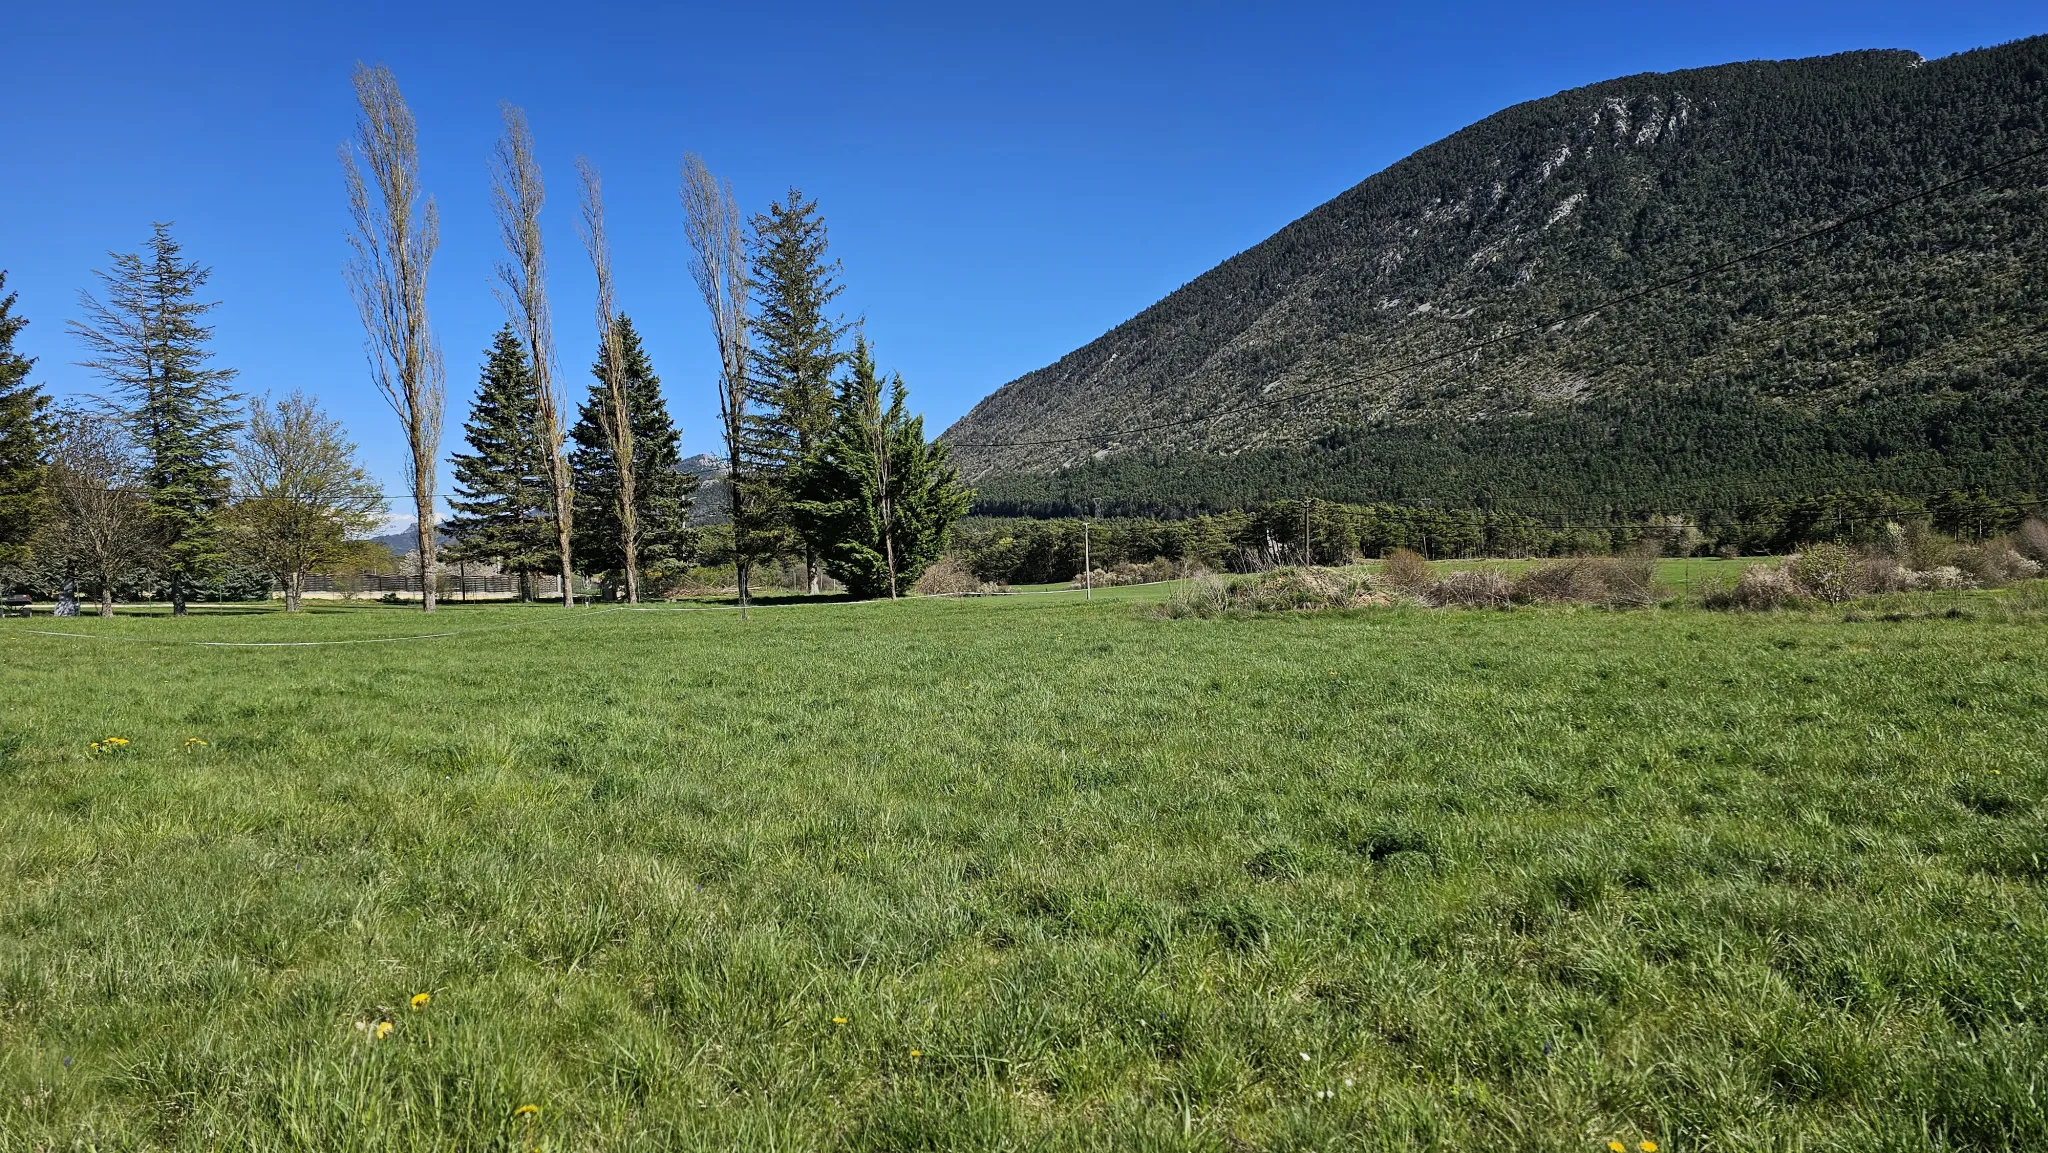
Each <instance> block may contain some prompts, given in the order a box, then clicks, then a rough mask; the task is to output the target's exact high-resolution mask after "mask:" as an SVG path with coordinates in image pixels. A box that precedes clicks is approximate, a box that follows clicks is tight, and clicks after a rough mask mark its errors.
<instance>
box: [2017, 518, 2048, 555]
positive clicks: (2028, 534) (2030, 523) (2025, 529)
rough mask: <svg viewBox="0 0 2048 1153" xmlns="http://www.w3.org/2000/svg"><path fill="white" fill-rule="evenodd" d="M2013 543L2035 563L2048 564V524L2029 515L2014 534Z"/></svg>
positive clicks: (2021, 553)
mask: <svg viewBox="0 0 2048 1153" xmlns="http://www.w3.org/2000/svg"><path fill="white" fill-rule="evenodd" d="M2013 544H2014V546H2015V547H2017V548H2018V549H2019V553H2020V555H2021V556H2023V557H2026V558H2027V559H2028V560H2030V561H2033V562H2034V563H2035V564H2043V565H2048V524H2044V523H2042V522H2041V521H2040V520H2038V519H2036V518H2034V517H2028V518H2027V520H2026V521H2025V523H2023V524H2021V525H2020V528H2019V531H2018V532H2016V533H2014V534H2013Z"/></svg>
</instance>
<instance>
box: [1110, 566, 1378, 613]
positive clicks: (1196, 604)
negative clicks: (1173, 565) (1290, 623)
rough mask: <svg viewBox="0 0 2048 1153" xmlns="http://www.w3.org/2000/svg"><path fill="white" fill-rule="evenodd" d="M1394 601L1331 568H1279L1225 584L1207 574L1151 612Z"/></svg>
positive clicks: (1255, 609) (1306, 607) (1287, 609)
mask: <svg viewBox="0 0 2048 1153" xmlns="http://www.w3.org/2000/svg"><path fill="white" fill-rule="evenodd" d="M1389 603H1391V602H1389V601H1388V599H1387V598H1386V597H1384V596H1381V595H1379V594H1377V593H1375V592H1373V590H1372V585H1371V583H1370V582H1368V581H1366V580H1364V579H1363V578H1360V577H1356V576H1346V575H1344V574H1342V573H1339V572H1335V571H1332V570H1330V569H1302V568H1284V569H1275V570H1274V571H1272V572H1268V573H1256V574H1253V575H1249V576H1242V577H1238V578H1236V579H1234V580H1231V581H1229V582H1225V581H1224V580H1223V579H1222V578H1220V577H1215V576H1210V575H1208V574H1206V573H1205V574H1203V575H1201V576H1198V577H1196V578H1195V579H1193V580H1191V581H1189V582H1187V583H1186V584H1184V585H1182V586H1180V587H1179V588H1177V589H1175V590H1174V591H1173V595H1172V596H1170V597H1168V598H1167V600H1166V603H1165V604H1164V605H1163V606H1160V607H1158V608H1156V609H1152V610H1148V611H1151V612H1155V613H1157V614H1160V615H1164V616H1168V617H1212V616H1219V615H1222V614H1224V613H1232V612H1252V613H1262V612H1304V611H1313V610H1316V609H1344V608H1362V607H1364V606H1367V605H1384V604H1389Z"/></svg>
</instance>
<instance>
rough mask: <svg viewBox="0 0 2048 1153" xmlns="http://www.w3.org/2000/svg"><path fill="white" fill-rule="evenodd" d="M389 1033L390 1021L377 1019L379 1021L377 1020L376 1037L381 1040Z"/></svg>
mask: <svg viewBox="0 0 2048 1153" xmlns="http://www.w3.org/2000/svg"><path fill="white" fill-rule="evenodd" d="M390 1035H391V1022H389V1021H379V1022H377V1039H378V1040H379V1041H382V1040H383V1039H384V1038H386V1037H389V1036H390Z"/></svg>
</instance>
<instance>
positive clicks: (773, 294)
mask: <svg viewBox="0 0 2048 1153" xmlns="http://www.w3.org/2000/svg"><path fill="white" fill-rule="evenodd" d="M752 224H753V239H752V242H751V244H750V253H749V255H750V257H751V261H752V265H753V268H752V283H753V289H754V313H755V315H754V326H753V332H754V348H753V352H752V356H751V363H750V365H749V367H748V379H747V388H748V392H749V394H750V397H751V399H752V400H753V402H754V415H753V417H752V418H751V424H752V429H751V432H752V435H751V436H750V438H749V443H750V445H751V446H752V448H753V451H754V452H756V453H758V454H759V456H758V459H757V460H755V461H752V462H750V463H751V464H752V465H753V466H754V471H755V473H756V475H759V476H762V477H764V478H767V479H768V480H769V481H770V482H771V483H770V484H768V485H766V486H765V495H766V496H767V498H768V501H767V503H768V506H769V508H770V509H771V510H772V511H774V512H776V513H781V512H783V511H785V510H784V509H783V504H784V502H785V500H786V499H787V493H788V481H789V477H790V473H791V470H793V469H794V468H795V467H796V466H797V465H798V464H799V463H801V462H802V461H803V460H804V458H806V457H808V456H810V455H811V454H812V453H813V452H815V451H816V450H817V448H818V446H819V445H821V444H822V443H823V442H824V440H825V438H826V436H828V435H829V434H830V431H831V427H832V418H833V385H832V376H833V373H834V372H835V371H836V370H837V369H838V368H839V365H840V364H841V362H842V361H843V360H844V359H845V357H844V354H843V353H841V352H840V351H839V350H838V345H839V340H840V338H841V337H842V336H844V335H845V333H846V328H847V326H846V325H844V324H840V323H837V322H836V321H835V320H834V319H833V318H831V317H828V316H827V315H826V309H828V308H829V307H831V304H832V301H833V300H834V299H835V298H837V297H838V295H839V293H840V291H841V287H842V286H841V285H839V284H838V283H837V282H836V280H835V277H836V276H837V274H838V272H839V262H838V261H836V260H831V261H828V260H827V259H826V247H827V241H826V236H825V221H824V219H823V218H822V217H820V216H819V215H818V202H817V201H815V200H805V199H804V198H803V194H802V193H800V192H798V191H797V190H796V189H794V188H792V189H790V190H789V196H788V198H787V199H786V200H784V201H783V202H782V203H780V204H770V205H769V206H768V211H767V212H766V213H764V214H762V215H759V216H756V217H754V219H753V221H752ZM804 565H805V569H806V572H807V574H808V576H809V580H810V591H812V592H814V593H815V592H817V591H818V553H817V552H816V551H815V550H814V549H812V548H810V547H808V546H806V548H805V551H804Z"/></svg>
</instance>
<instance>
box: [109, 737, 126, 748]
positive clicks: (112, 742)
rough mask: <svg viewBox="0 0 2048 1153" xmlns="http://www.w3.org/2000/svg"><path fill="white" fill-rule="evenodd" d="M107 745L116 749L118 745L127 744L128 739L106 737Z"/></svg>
mask: <svg viewBox="0 0 2048 1153" xmlns="http://www.w3.org/2000/svg"><path fill="white" fill-rule="evenodd" d="M107 743H108V744H110V745H114V746H117V747H118V746H120V745H125V744H127V743H128V738H127V737H108V738H107Z"/></svg>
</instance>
